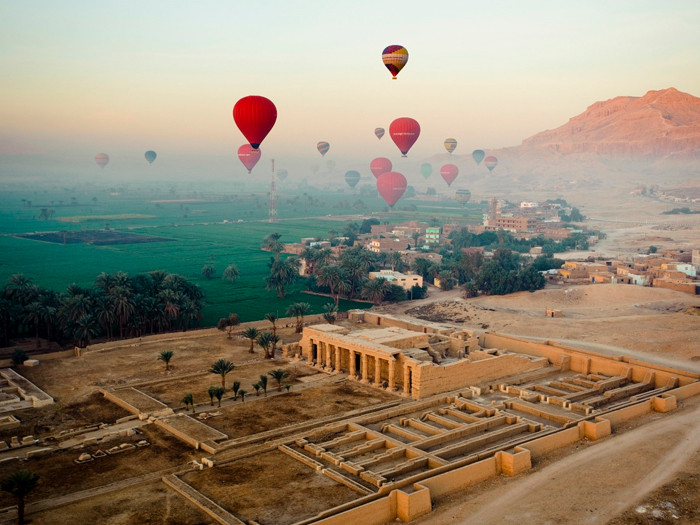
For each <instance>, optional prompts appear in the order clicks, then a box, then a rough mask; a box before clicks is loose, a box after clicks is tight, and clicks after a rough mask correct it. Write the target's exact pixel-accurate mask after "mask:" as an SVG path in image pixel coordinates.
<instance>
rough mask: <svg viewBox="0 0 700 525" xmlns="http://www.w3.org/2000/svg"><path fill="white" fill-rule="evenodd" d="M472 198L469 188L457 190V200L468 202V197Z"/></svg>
mask: <svg viewBox="0 0 700 525" xmlns="http://www.w3.org/2000/svg"><path fill="white" fill-rule="evenodd" d="M471 198H472V192H471V191H469V190H457V200H458V201H459V202H462V203H465V204H466V203H467V202H469V199H471Z"/></svg>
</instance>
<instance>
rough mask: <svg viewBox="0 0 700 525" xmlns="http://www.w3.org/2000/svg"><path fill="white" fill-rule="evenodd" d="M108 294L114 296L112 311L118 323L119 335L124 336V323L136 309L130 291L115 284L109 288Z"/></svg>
mask: <svg viewBox="0 0 700 525" xmlns="http://www.w3.org/2000/svg"><path fill="white" fill-rule="evenodd" d="M110 295H112V296H113V297H114V311H115V313H116V315H117V324H119V337H120V338H123V337H124V325H125V324H126V323H127V322H129V319H130V318H131V316H132V314H133V313H134V311H135V310H136V307H135V305H134V301H133V298H132V292H131V290H130V289H129V288H126V287H124V286H115V287H113V288H112V289H111V290H110Z"/></svg>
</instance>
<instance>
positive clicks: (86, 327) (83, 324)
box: [73, 315, 99, 348]
mask: <svg viewBox="0 0 700 525" xmlns="http://www.w3.org/2000/svg"><path fill="white" fill-rule="evenodd" d="M98 332H99V328H98V326H97V321H96V320H95V318H94V317H93V316H91V315H83V316H82V317H81V318H80V319H78V320H77V321H76V323H75V325H74V326H73V342H74V343H75V346H77V347H78V348H85V347H87V345H89V344H90V339H91V338H92V337H93V336H95V335H97V334H98Z"/></svg>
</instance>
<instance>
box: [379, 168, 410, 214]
mask: <svg viewBox="0 0 700 525" xmlns="http://www.w3.org/2000/svg"><path fill="white" fill-rule="evenodd" d="M406 184H407V183H406V177H404V176H403V175H402V174H401V173H398V172H396V171H387V172H386V173H382V174H381V175H380V176H379V177H378V178H377V190H379V194H380V195H381V196H382V198H383V199H384V200H385V201H386V203H387V204H388V205H389V207H390V208H393V207H394V204H396V203H397V202H398V200H399V199H400V198H401V196H402V195H403V194H404V192H405V191H406Z"/></svg>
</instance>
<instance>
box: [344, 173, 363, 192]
mask: <svg viewBox="0 0 700 525" xmlns="http://www.w3.org/2000/svg"><path fill="white" fill-rule="evenodd" d="M345 182H347V183H348V186H350V187H351V188H354V187H355V186H357V183H358V182H360V172H359V171H355V170H350V171H348V172H347V173H346V174H345Z"/></svg>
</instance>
